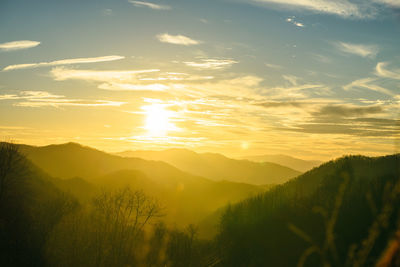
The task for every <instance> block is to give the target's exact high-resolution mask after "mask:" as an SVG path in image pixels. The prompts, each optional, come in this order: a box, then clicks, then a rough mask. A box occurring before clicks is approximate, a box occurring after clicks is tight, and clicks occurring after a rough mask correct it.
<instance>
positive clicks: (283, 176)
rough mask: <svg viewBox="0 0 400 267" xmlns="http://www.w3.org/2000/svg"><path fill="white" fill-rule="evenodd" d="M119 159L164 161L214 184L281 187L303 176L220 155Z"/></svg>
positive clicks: (150, 154)
mask: <svg viewBox="0 0 400 267" xmlns="http://www.w3.org/2000/svg"><path fill="white" fill-rule="evenodd" d="M118 155H120V156H124V157H135V158H142V159H146V160H160V161H164V162H167V163H169V164H171V165H173V166H175V167H177V168H178V169H181V170H183V171H186V172H189V173H193V174H195V175H199V176H203V177H207V178H209V179H212V180H215V181H221V180H227V181H233V182H239V183H249V184H255V185H262V184H280V183H284V182H286V181H288V180H289V179H291V178H293V177H295V176H297V175H299V174H300V172H298V171H295V170H293V169H290V168H288V167H284V166H281V165H279V164H275V163H270V162H251V161H248V160H236V159H230V158H227V157H225V156H223V155H221V154H215V153H196V152H193V151H190V150H186V149H168V150H163V151H125V152H121V153H118Z"/></svg>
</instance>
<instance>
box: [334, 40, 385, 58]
mask: <svg viewBox="0 0 400 267" xmlns="http://www.w3.org/2000/svg"><path fill="white" fill-rule="evenodd" d="M334 45H335V46H336V47H337V48H338V49H339V50H340V51H342V52H344V53H348V54H353V55H357V56H361V57H370V58H373V57H375V56H376V54H377V53H378V51H379V49H378V47H377V46H376V45H363V44H353V43H345V42H336V43H334Z"/></svg>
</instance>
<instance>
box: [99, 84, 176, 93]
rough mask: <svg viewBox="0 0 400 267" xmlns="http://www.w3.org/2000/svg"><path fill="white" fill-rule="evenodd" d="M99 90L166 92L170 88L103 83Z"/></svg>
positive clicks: (155, 85) (152, 85) (160, 85)
mask: <svg viewBox="0 0 400 267" xmlns="http://www.w3.org/2000/svg"><path fill="white" fill-rule="evenodd" d="M98 88H100V89H103V90H110V91H165V90H167V89H168V88H169V87H168V86H166V85H164V84H159V83H156V84H130V83H103V84H100V85H99V86H98Z"/></svg>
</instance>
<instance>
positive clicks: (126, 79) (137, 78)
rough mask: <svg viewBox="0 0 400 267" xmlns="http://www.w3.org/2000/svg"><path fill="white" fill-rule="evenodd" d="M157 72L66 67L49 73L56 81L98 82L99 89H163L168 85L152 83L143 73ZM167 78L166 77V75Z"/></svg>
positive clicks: (152, 80) (151, 71)
mask: <svg viewBox="0 0 400 267" xmlns="http://www.w3.org/2000/svg"><path fill="white" fill-rule="evenodd" d="M154 72H159V70H158V69H149V70H115V71H97V70H74V69H67V68H62V67H58V68H54V69H52V70H51V72H50V73H51V75H52V76H53V78H54V79H55V80H57V81H65V80H82V81H93V82H100V83H101V84H99V85H98V88H99V89H103V90H110V91H165V90H167V89H168V88H169V87H168V86H167V85H164V84H160V83H153V82H154V79H148V78H147V77H143V75H146V74H150V73H154ZM170 78H171V79H173V77H170ZM166 79H167V77H166Z"/></svg>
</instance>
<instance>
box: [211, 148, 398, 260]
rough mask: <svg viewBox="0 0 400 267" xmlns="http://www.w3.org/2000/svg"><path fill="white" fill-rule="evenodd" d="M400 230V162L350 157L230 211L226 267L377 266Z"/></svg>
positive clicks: (225, 222)
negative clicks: (399, 229) (391, 240)
mask: <svg viewBox="0 0 400 267" xmlns="http://www.w3.org/2000/svg"><path fill="white" fill-rule="evenodd" d="M399 222H400V154H397V155H391V156H385V157H377V158H369V157H363V156H347V157H344V158H340V159H338V160H335V161H330V162H328V163H325V164H323V165H321V166H320V167H318V168H315V169H313V170H311V171H309V172H307V173H305V174H303V175H301V176H299V177H297V178H295V179H293V180H291V181H289V182H287V183H285V184H283V185H278V186H276V187H274V188H272V189H271V190H269V191H268V192H266V193H264V194H261V195H258V196H256V197H252V198H249V199H247V200H245V201H242V202H240V203H238V204H236V205H232V206H229V207H228V208H227V209H226V210H225V212H224V214H223V216H222V219H221V225H220V232H219V234H218V241H217V243H218V244H219V246H220V249H221V251H222V252H221V255H220V258H221V262H220V264H219V265H218V266H296V265H297V266H375V263H376V262H377V260H378V259H379V257H380V255H381V254H382V252H383V251H384V249H385V247H386V245H387V244H388V243H389V241H390V239H391V237H392V236H393V235H394V233H395V231H396V230H397V229H398V226H399ZM390 266H392V265H390ZM393 266H394V265H393Z"/></svg>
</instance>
